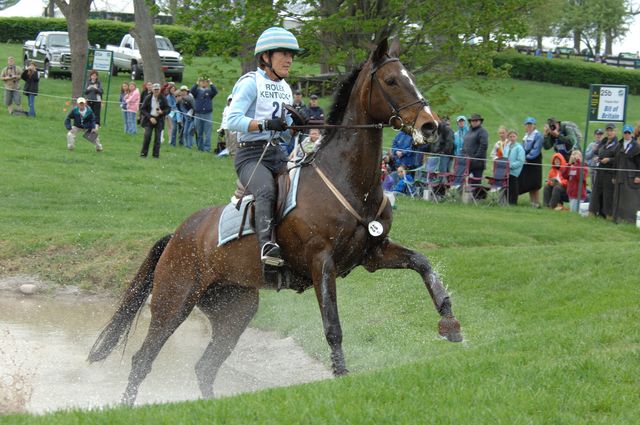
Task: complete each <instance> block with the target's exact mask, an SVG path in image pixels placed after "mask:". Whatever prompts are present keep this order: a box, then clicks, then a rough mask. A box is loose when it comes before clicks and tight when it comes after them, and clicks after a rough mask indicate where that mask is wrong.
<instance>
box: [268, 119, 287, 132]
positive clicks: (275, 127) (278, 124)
mask: <svg viewBox="0 0 640 425" xmlns="http://www.w3.org/2000/svg"><path fill="white" fill-rule="evenodd" d="M262 126H263V128H264V129H265V130H269V131H285V130H286V129H287V122H286V121H285V120H283V119H282V118H276V119H273V120H264V124H263V125H262Z"/></svg>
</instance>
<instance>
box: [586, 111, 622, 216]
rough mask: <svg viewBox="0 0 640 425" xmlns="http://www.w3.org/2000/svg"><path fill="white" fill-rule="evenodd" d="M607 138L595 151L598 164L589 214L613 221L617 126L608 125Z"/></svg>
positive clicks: (606, 128) (606, 129)
mask: <svg viewBox="0 0 640 425" xmlns="http://www.w3.org/2000/svg"><path fill="white" fill-rule="evenodd" d="M605 132H606V137H604V138H603V139H602V141H601V142H600V144H599V145H598V146H597V147H596V149H594V155H595V161H596V164H598V168H597V170H596V180H595V183H594V185H593V188H592V190H591V200H590V202H589V214H590V215H592V216H597V217H604V218H607V219H611V217H612V214H613V190H614V187H613V179H614V177H615V171H613V169H614V168H615V164H614V158H615V156H616V151H617V150H618V137H617V134H616V133H617V130H616V125H615V124H613V123H609V124H607V126H606V127H605Z"/></svg>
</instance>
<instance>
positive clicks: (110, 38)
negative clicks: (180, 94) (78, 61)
mask: <svg viewBox="0 0 640 425" xmlns="http://www.w3.org/2000/svg"><path fill="white" fill-rule="evenodd" d="M88 23H89V43H90V44H92V45H95V44H99V45H100V46H101V47H103V48H104V46H106V45H107V44H120V40H122V36H123V35H125V34H127V33H128V32H129V30H130V29H131V28H133V26H134V24H133V22H119V21H110V20H96V19H90V20H89V21H88ZM154 28H155V30H156V34H158V35H163V36H165V37H167V38H168V39H169V40H171V42H172V43H173V45H174V46H175V48H176V49H177V50H179V51H182V52H188V53H193V54H202V53H204V52H205V51H206V44H204V43H200V42H198V40H201V39H202V36H203V34H202V33H196V32H195V31H193V30H192V29H190V28H186V27H182V26H179V25H155V26H154ZM40 31H67V22H66V21H65V20H64V19H61V18H0V42H4V43H24V42H25V41H27V40H34V39H35V38H36V36H37V35H38V33H39V32H40ZM194 46H196V47H195V48H194Z"/></svg>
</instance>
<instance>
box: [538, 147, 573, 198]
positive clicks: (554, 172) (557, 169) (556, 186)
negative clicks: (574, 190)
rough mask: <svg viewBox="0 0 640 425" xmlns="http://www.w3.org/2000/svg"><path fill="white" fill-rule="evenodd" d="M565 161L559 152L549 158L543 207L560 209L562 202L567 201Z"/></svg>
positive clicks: (567, 172)
mask: <svg viewBox="0 0 640 425" xmlns="http://www.w3.org/2000/svg"><path fill="white" fill-rule="evenodd" d="M568 174H569V170H568V168H567V161H565V160H564V156H562V154H561V153H560V152H556V153H555V154H553V157H552V158H551V169H550V170H549V175H548V178H547V184H546V185H545V187H544V193H543V198H542V199H543V202H544V205H545V207H549V208H552V209H555V210H556V211H562V210H563V209H564V207H563V206H562V202H567V201H568V200H569V198H568V197H567V183H568V179H567V177H568V176H569V175H568Z"/></svg>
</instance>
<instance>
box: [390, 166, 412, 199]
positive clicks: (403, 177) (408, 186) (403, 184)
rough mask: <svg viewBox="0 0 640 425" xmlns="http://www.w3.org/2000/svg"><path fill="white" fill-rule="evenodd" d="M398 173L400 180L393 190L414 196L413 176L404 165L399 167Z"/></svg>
mask: <svg viewBox="0 0 640 425" xmlns="http://www.w3.org/2000/svg"><path fill="white" fill-rule="evenodd" d="M396 174H397V176H398V182H397V183H396V185H395V186H394V187H393V192H396V193H403V194H405V195H410V196H413V177H411V175H409V173H407V169H406V168H405V167H404V165H400V166H399V167H398V169H397V170H396Z"/></svg>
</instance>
